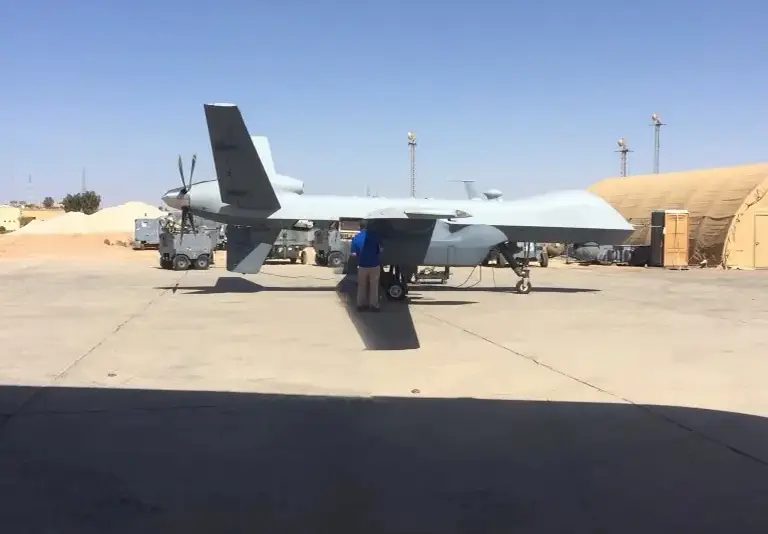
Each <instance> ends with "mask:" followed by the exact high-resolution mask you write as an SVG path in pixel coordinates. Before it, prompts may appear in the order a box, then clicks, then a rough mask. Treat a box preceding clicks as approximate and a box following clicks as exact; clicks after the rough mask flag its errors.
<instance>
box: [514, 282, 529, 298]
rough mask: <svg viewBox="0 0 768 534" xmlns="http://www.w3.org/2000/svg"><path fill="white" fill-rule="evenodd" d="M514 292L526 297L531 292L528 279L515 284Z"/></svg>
mask: <svg viewBox="0 0 768 534" xmlns="http://www.w3.org/2000/svg"><path fill="white" fill-rule="evenodd" d="M515 290H517V292H518V293H520V294H521V295H527V294H528V293H530V292H531V280H530V279H529V278H521V279H520V281H519V282H517V285H516V286H515Z"/></svg>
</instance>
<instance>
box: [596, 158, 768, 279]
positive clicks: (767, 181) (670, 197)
mask: <svg viewBox="0 0 768 534" xmlns="http://www.w3.org/2000/svg"><path fill="white" fill-rule="evenodd" d="M589 190H590V191H592V192H593V193H595V194H597V195H599V196H600V197H602V198H603V199H605V200H606V201H607V202H608V203H610V204H611V205H612V206H613V207H614V208H616V209H617V210H618V211H619V212H620V213H621V214H622V215H623V216H624V217H626V219H627V220H628V221H629V222H630V223H632V224H634V225H635V228H636V230H635V232H634V233H633V234H632V235H631V236H630V237H629V239H628V240H627V241H626V244H628V245H649V244H650V236H651V232H650V224H651V223H650V221H651V212H652V211H653V210H664V209H682V210H688V212H689V213H690V233H689V251H690V257H689V263H691V264H696V263H700V262H701V261H702V260H707V263H708V264H709V265H718V264H722V265H728V266H742V267H757V268H760V267H765V268H768V196H766V193H768V163H761V164H754V165H742V166H739V167H723V168H717V169H704V170H694V171H685V172H673V173H665V174H646V175H637V176H627V177H624V178H608V179H606V180H602V181H600V182H597V183H595V184H593V185H592V186H590V187H589Z"/></svg>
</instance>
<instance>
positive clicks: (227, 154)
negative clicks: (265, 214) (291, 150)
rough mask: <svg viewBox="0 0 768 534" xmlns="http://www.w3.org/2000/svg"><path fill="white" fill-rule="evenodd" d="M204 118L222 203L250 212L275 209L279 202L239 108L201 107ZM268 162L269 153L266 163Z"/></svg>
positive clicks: (220, 105)
mask: <svg viewBox="0 0 768 534" xmlns="http://www.w3.org/2000/svg"><path fill="white" fill-rule="evenodd" d="M205 119H206V122H207V123H208V135H209V136H210V139H211V149H212V151H213V161H214V164H215V165H216V176H217V178H218V181H219V192H220V194H221V200H222V202H224V203H226V204H231V205H233V206H237V207H240V208H246V209H253V210H264V211H270V212H275V211H277V210H279V209H280V201H279V200H278V198H277V194H276V193H275V189H274V187H273V186H272V183H271V182H270V180H269V175H268V174H267V170H266V169H265V165H264V164H263V163H262V161H261V159H260V158H259V153H258V152H257V150H256V147H255V146H254V142H253V140H252V139H251V137H250V135H249V134H248V129H247V128H246V127H245V122H244V121H243V116H242V115H241V114H240V109H238V107H237V106H236V105H234V104H205ZM271 159H272V158H271V154H270V158H269V161H270V164H271Z"/></svg>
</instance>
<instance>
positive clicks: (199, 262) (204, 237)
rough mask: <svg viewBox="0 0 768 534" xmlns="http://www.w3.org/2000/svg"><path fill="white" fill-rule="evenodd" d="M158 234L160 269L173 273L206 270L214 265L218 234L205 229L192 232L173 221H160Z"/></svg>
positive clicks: (199, 228) (196, 229)
mask: <svg viewBox="0 0 768 534" xmlns="http://www.w3.org/2000/svg"><path fill="white" fill-rule="evenodd" d="M159 225H160V234H159V245H158V251H159V253H160V267H161V268H163V269H173V270H175V271H186V270H187V269H190V268H194V269H201V270H206V269H208V268H210V266H211V265H213V264H214V263H215V259H216V258H215V251H216V244H217V241H218V232H215V233H214V232H212V231H211V230H209V229H208V228H205V227H197V226H196V227H195V231H194V232H193V231H192V230H191V228H190V229H189V231H188V230H187V228H186V227H185V228H184V236H183V237H182V235H181V226H180V225H179V224H177V223H176V221H174V220H173V219H160V220H159Z"/></svg>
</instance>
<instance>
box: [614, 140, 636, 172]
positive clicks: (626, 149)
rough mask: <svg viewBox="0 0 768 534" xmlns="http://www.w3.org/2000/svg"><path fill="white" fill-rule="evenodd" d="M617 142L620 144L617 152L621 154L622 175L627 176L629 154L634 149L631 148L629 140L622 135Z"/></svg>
mask: <svg viewBox="0 0 768 534" xmlns="http://www.w3.org/2000/svg"><path fill="white" fill-rule="evenodd" d="M616 144H617V145H618V146H619V149H618V150H617V151H616V152H618V153H619V154H621V176H627V154H629V153H630V152H632V150H630V149H629V146H628V145H627V140H626V139H624V138H623V137H620V138H619V140H618V141H616Z"/></svg>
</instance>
